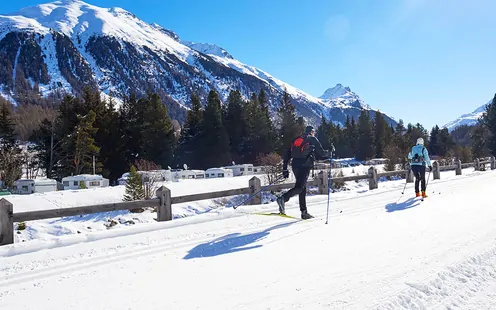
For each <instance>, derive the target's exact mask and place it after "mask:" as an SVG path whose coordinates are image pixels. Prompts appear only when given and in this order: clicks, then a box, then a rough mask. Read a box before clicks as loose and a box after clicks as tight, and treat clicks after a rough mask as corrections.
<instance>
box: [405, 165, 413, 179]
mask: <svg viewBox="0 0 496 310" xmlns="http://www.w3.org/2000/svg"><path fill="white" fill-rule="evenodd" d="M407 169H408V170H407V172H406V183H413V171H412V166H410V165H407Z"/></svg>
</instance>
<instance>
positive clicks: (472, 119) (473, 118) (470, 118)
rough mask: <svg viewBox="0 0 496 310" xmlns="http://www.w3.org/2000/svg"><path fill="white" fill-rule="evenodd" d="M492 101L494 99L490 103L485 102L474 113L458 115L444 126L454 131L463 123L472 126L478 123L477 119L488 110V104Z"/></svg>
mask: <svg viewBox="0 0 496 310" xmlns="http://www.w3.org/2000/svg"><path fill="white" fill-rule="evenodd" d="M491 102H492V99H491V100H489V101H488V103H486V104H484V105H483V106H480V107H478V108H477V109H476V110H475V111H473V112H472V113H468V114H463V115H462V116H460V117H458V118H457V119H455V120H453V121H451V122H449V123H447V124H446V125H444V126H443V128H447V129H448V131H452V130H454V129H456V127H459V126H463V125H468V126H472V125H475V124H477V121H478V120H479V118H480V117H482V115H483V114H484V112H485V111H486V106H487V105H488V104H490V103H491Z"/></svg>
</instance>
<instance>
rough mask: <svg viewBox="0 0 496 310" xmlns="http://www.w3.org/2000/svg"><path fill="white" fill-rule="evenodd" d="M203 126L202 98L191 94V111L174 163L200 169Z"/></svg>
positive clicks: (188, 114) (180, 138)
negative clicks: (199, 145) (199, 149)
mask: <svg viewBox="0 0 496 310" xmlns="http://www.w3.org/2000/svg"><path fill="white" fill-rule="evenodd" d="M202 125H203V110H202V106H201V102H200V97H198V95H197V94H196V93H192V94H191V110H189V111H188V113H187V114H186V121H185V123H184V125H183V128H182V129H181V136H180V137H179V141H178V144H177V148H176V153H175V159H174V162H175V164H176V165H178V166H182V165H183V164H186V165H188V167H193V168H195V167H199V166H198V165H199V163H200V153H199V152H198V144H199V143H201V141H200V138H201V136H200V134H201V130H202Z"/></svg>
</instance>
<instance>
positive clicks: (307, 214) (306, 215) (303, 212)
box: [301, 211, 314, 220]
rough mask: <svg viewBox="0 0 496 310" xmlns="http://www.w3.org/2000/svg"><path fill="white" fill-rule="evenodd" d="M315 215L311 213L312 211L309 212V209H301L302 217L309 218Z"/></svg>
mask: <svg viewBox="0 0 496 310" xmlns="http://www.w3.org/2000/svg"><path fill="white" fill-rule="evenodd" d="M313 217H314V216H313V215H311V214H310V213H308V211H301V218H302V219H303V220H309V219H311V218H313Z"/></svg>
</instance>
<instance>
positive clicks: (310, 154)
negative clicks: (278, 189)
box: [277, 126, 330, 220]
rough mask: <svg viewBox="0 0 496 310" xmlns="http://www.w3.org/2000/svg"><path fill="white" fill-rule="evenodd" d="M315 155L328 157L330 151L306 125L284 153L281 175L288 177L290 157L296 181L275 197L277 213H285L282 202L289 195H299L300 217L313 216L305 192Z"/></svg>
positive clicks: (284, 201)
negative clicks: (309, 211) (323, 146)
mask: <svg viewBox="0 0 496 310" xmlns="http://www.w3.org/2000/svg"><path fill="white" fill-rule="evenodd" d="M316 155H317V157H318V159H327V158H329V157H330V152H329V151H326V150H324V149H323V148H322V145H321V144H320V142H319V140H318V139H317V138H316V137H315V131H314V128H313V127H312V126H307V127H306V128H305V133H304V134H303V135H301V136H299V137H297V138H296V139H294V140H293V141H292V142H291V146H290V147H289V148H288V150H287V152H286V153H285V155H284V161H283V171H282V173H283V177H284V178H286V179H287V178H288V177H289V171H288V162H289V160H290V159H292V162H291V168H292V169H293V174H294V175H295V178H296V183H295V186H294V187H293V188H292V189H290V190H289V191H287V192H286V193H284V194H283V195H281V196H279V197H278V198H277V204H278V205H279V213H281V214H285V209H284V203H286V202H288V200H289V199H290V198H291V197H293V196H295V195H299V202H300V211H301V218H302V219H304V220H306V219H310V218H313V216H312V215H310V214H309V213H308V210H307V205H306V194H307V179H308V176H309V175H310V170H311V169H312V168H313V164H314V160H315V159H316V158H315V157H316Z"/></svg>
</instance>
